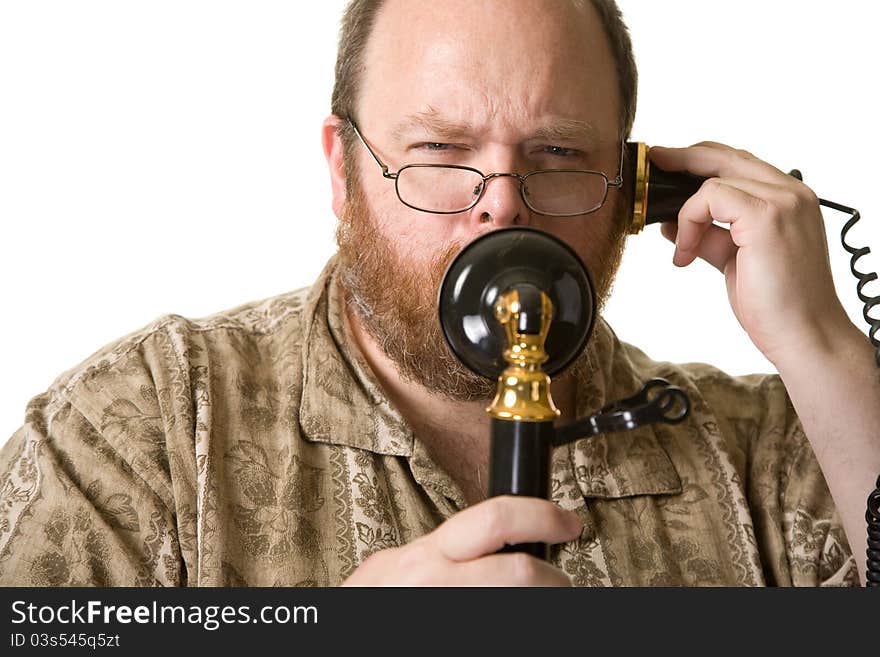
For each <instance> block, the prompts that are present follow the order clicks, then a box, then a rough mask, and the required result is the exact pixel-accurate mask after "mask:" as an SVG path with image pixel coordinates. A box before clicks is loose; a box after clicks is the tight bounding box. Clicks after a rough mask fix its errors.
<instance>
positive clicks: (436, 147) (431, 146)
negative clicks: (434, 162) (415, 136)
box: [416, 141, 452, 151]
mask: <svg viewBox="0 0 880 657" xmlns="http://www.w3.org/2000/svg"><path fill="white" fill-rule="evenodd" d="M416 148H424V149H425V150H428V151H446V150H449V149H451V148H452V144H444V143H441V142H439V141H433V142H428V143H425V144H418V146H416Z"/></svg>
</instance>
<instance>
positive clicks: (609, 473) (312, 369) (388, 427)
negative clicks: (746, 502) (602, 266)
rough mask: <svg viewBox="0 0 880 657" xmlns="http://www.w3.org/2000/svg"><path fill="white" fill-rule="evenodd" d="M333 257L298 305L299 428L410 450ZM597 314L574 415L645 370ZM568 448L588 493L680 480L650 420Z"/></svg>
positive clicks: (338, 441) (628, 388)
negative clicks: (355, 341)
mask: <svg viewBox="0 0 880 657" xmlns="http://www.w3.org/2000/svg"><path fill="white" fill-rule="evenodd" d="M336 263H337V259H336V257H335V256H334V257H333V258H331V260H330V261H329V262H328V263H327V266H326V267H325V268H324V271H323V272H322V273H321V275H320V276H319V277H318V279H317V281H316V282H315V284H314V285H313V287H312V289H311V290H310V292H309V295H308V298H307V300H306V304H305V306H304V309H303V312H304V313H305V315H304V317H303V322H304V333H303V342H302V358H303V382H302V384H303V386H302V398H301V404H300V411H299V412H300V417H299V421H300V427H301V429H302V432H303V435H304V437H305V438H306V439H307V440H310V441H313V442H321V443H328V444H334V445H344V446H348V447H355V448H358V449H365V450H369V451H371V452H376V453H379V454H386V455H393V456H405V457H411V456H412V455H413V443H414V437H413V432H412V429H411V428H410V427H409V426H408V424H407V423H406V421H405V420H404V419H403V417H402V416H401V415H400V413H399V412H398V411H397V409H396V408H394V407H393V406H392V405H391V403H390V402H389V401H388V399H387V398H386V397H385V395H384V393H383V392H382V390H381V388H380V386H379V384H378V382H377V381H376V379H375V378H374V377H373V375H372V373H371V372H370V370H369V367H368V366H367V365H366V363H365V362H363V360H362V358H361V357H360V355H359V354H358V353H357V350H356V348H355V346H354V345H352V344H350V343H349V341H348V340H347V339H346V332H345V329H344V324H343V317H342V313H343V303H344V300H343V294H342V291H341V289H340V283H339V280H338V278H339V277H338V276H337V275H335V274H336ZM631 349H632V348H630V347H628V345H624V343H622V342H620V340H618V338H617V336H616V335H615V334H614V332H613V331H612V330H611V328H610V327H609V326H608V324H607V323H606V322H605V321H604V320H602V319H601V318H599V319H598V320H597V321H596V323H595V328H594V332H593V336H592V337H591V339H590V343H589V344H588V346H587V348H586V349H585V350H584V352H583V354H581V356H580V358H582V359H585V362H584V363H583V367H582V368H581V371H583V372H585V374H584V377H583V378H584V383H583V385H581V386H579V387H578V393H577V400H576V408H577V417H584V416H585V415H588V414H591V413H595V412H596V411H597V410H598V409H599V408H601V407H602V406H604V405H605V404H606V403H607V401H612V400H615V399H620V398H623V397H627V396H629V395H631V394H633V393H634V392H635V391H636V390H638V388H639V387H640V386H641V385H642V383H644V380H646V379H647V378H650V377H646V376H641V375H639V374H638V373H637V372H636V371H635V368H634V366H633V363H632V360H631V358H630V354H629V351H630V350H631ZM560 449H564V450H568V452H569V458H568V460H569V462H570V465H571V470H570V475H571V476H572V477H573V478H574V480H575V481H576V482H577V485H578V487H579V488H580V489H581V492H582V493H583V495H584V496H585V497H604V498H615V497H626V496H630V495H643V494H669V493H677V492H681V481H680V479H679V477H678V473H677V472H676V470H675V467H674V466H673V464H672V462H671V461H670V459H669V456H668V454H667V452H666V450H665V449H664V448H663V446H662V445H661V444H660V441H659V438H658V434H657V431H656V430H655V429H654V427H653V426H644V427H640V428H638V429H635V430H632V431H628V432H620V433H615V434H608V435H604V436H598V437H596V438H590V439H582V440H578V441H576V442H574V443H572V444H571V445H568V446H566V447H563V448H560Z"/></svg>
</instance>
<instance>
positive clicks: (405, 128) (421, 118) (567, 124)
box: [391, 109, 599, 147]
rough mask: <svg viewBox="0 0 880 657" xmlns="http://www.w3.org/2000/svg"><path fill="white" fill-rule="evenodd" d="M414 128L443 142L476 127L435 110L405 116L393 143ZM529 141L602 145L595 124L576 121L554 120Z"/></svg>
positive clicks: (398, 125)
mask: <svg viewBox="0 0 880 657" xmlns="http://www.w3.org/2000/svg"><path fill="white" fill-rule="evenodd" d="M414 128H422V129H423V130H425V132H427V133H429V134H430V135H432V136H436V137H439V138H442V139H450V140H451V139H456V138H459V137H463V136H468V135H473V133H474V126H473V124H471V123H468V122H458V121H451V120H449V119H446V118H444V117H442V116H440V114H439V113H438V112H436V111H435V110H433V109H432V110H428V111H424V112H416V113H415V114H410V115H408V116H406V117H405V118H404V119H403V120H402V121H400V122H398V123H397V124H396V125H395V126H394V127H393V128H392V130H391V136H392V137H393V138H394V139H397V140H401V139H403V138H404V137H405V136H407V135H408V134H409V132H410V131H412V130H413V129H414ZM527 140H528V141H547V142H559V141H564V142H572V141H577V142H585V143H586V144H588V145H589V146H591V147H596V146H598V144H599V131H598V130H596V127H595V126H594V125H593V124H592V123H588V122H587V121H580V120H577V119H562V118H559V119H552V120H551V121H548V122H547V123H545V124H544V125H540V126H538V127H537V128H536V129H535V130H534V131H532V133H531V135H530V136H529V137H528V139H527Z"/></svg>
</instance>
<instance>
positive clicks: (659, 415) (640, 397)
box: [553, 378, 690, 446]
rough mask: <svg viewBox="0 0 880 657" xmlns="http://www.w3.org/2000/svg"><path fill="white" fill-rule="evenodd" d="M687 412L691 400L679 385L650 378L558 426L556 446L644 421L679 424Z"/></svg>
mask: <svg viewBox="0 0 880 657" xmlns="http://www.w3.org/2000/svg"><path fill="white" fill-rule="evenodd" d="M689 413H690V400H689V399H688V396H687V394H686V393H685V392H684V390H682V389H681V388H678V387H676V386H674V385H672V384H671V383H669V381H667V380H666V379H659V378H658V379H651V380H650V381H648V382H647V383H646V384H645V385H644V386H642V389H641V390H639V391H638V392H637V393H635V394H634V395H632V396H630V397H626V398H625V399H619V400H617V401H615V402H611V403H610V404H607V405H606V406H604V407H602V409H601V410H600V411H599V412H598V413H596V414H595V415H591V416H589V417H585V418H583V419H581V420H578V421H576V422H572V423H570V424H567V425H565V426H564V427H559V428H558V429H557V430H556V435H555V437H554V440H553V444H554V445H555V446H559V445H566V444H568V443H570V442H573V441H575V440H578V439H580V438H591V437H593V436H598V435H600V434H603V433H613V432H615V431H629V430H631V429H635V428H636V427H640V426H643V425H645V424H655V423H657V422H663V423H664V424H678V423H679V422H683V421H684V420H685V418H687V416H688V414H689Z"/></svg>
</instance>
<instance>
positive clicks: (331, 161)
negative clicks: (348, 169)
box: [321, 114, 345, 218]
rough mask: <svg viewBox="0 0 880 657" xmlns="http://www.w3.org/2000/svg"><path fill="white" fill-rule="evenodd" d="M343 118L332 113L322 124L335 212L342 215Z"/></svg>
mask: <svg viewBox="0 0 880 657" xmlns="http://www.w3.org/2000/svg"><path fill="white" fill-rule="evenodd" d="M341 123H342V119H341V118H339V117H338V116H336V115H335V114H331V115H330V116H328V117H327V118H326V119H324V123H323V124H322V126H321V143H322V144H323V146H324V157H326V158H327V166H328V167H329V169H330V189H331V191H332V192H333V213H334V214H335V215H336V216H337V218H338V217H341V216H342V208H343V206H344V205H345V166H344V164H343V161H342V150H343V149H342V138H341V137H340V136H339V134H338V132H337V128H338V127H339V125H340V124H341Z"/></svg>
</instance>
